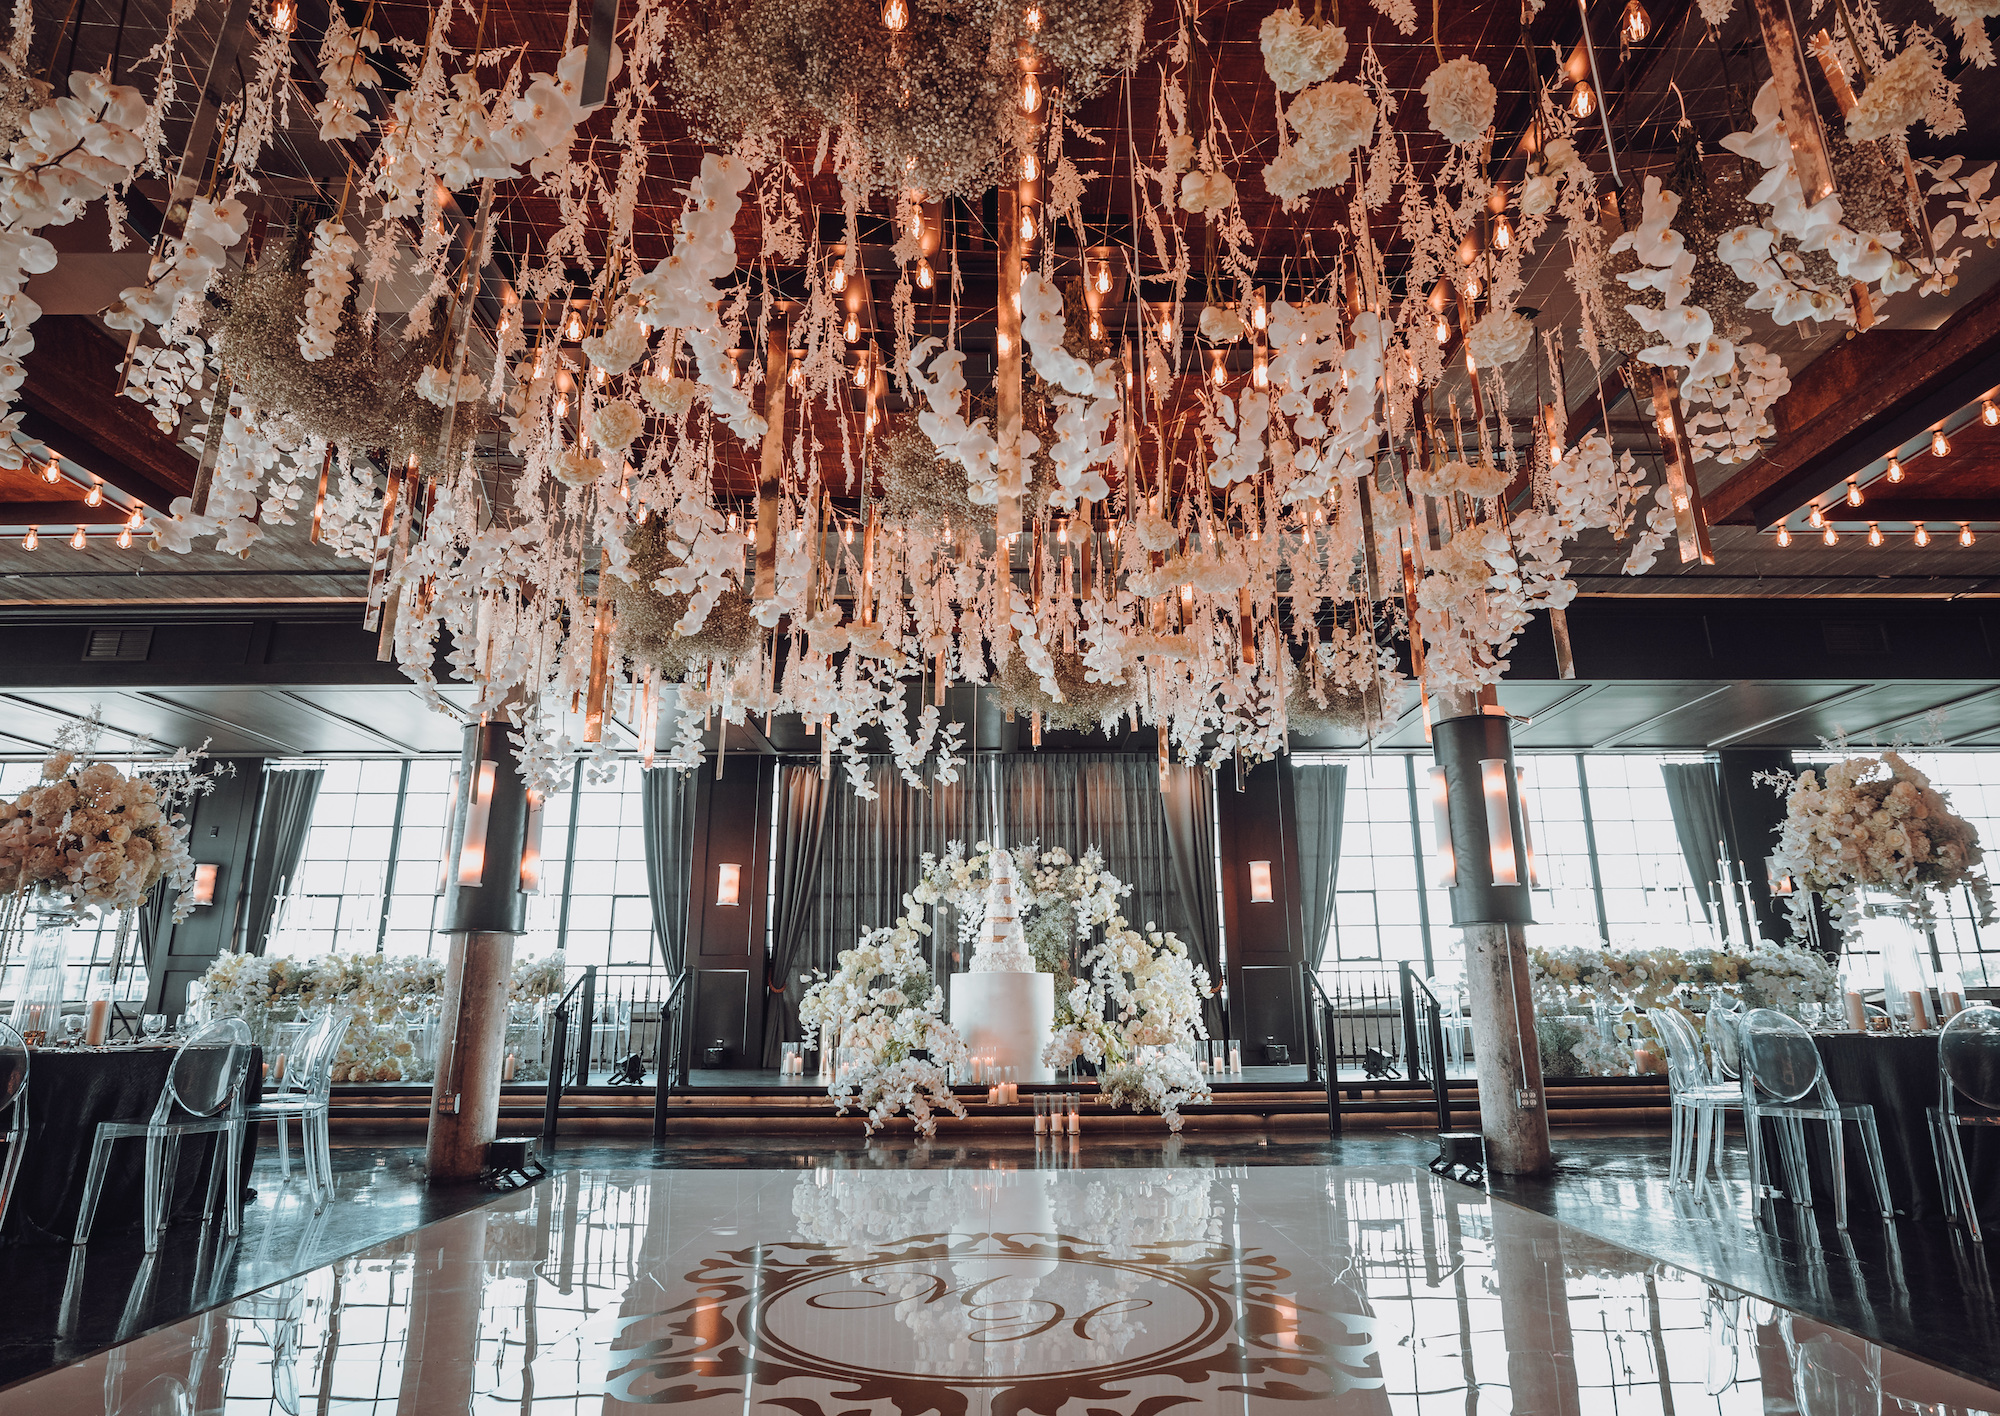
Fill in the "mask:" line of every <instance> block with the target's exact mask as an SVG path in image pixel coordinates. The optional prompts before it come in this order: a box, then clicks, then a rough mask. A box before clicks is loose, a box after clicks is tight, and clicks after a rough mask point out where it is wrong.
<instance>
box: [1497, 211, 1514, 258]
mask: <svg viewBox="0 0 2000 1416" xmlns="http://www.w3.org/2000/svg"><path fill="white" fill-rule="evenodd" d="M1493 244H1494V245H1495V246H1498V247H1499V248H1500V249H1501V250H1503V251H1504V250H1506V249H1507V248H1508V247H1509V246H1511V245H1513V244H1514V223H1513V222H1511V221H1509V220H1508V219H1507V218H1506V216H1505V215H1502V216H1501V217H1500V218H1499V220H1497V221H1495V222H1494V223H1493Z"/></svg>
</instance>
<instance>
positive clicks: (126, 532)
mask: <svg viewBox="0 0 2000 1416" xmlns="http://www.w3.org/2000/svg"><path fill="white" fill-rule="evenodd" d="M118 549H119V550H121V551H129V550H131V549H132V528H131V527H129V526H121V527H119V528H118Z"/></svg>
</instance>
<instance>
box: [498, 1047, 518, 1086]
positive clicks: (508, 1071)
mask: <svg viewBox="0 0 2000 1416" xmlns="http://www.w3.org/2000/svg"><path fill="white" fill-rule="evenodd" d="M515 1065H516V1062H515V1057H514V1054H513V1053H511V1052H510V1053H508V1054H507V1061H506V1063H505V1064H504V1065H503V1066H502V1067H501V1069H500V1080H501V1081H503V1082H511V1081H513V1080H514V1067H515Z"/></svg>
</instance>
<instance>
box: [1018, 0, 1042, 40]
mask: <svg viewBox="0 0 2000 1416" xmlns="http://www.w3.org/2000/svg"><path fill="white" fill-rule="evenodd" d="M1021 19H1022V22H1023V23H1025V24H1026V25H1027V26H1028V32H1029V33H1030V34H1040V33H1041V32H1042V7H1041V6H1040V5H1030V6H1029V7H1028V10H1027V13H1026V14H1024V15H1022V16H1021Z"/></svg>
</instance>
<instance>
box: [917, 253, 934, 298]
mask: <svg viewBox="0 0 2000 1416" xmlns="http://www.w3.org/2000/svg"><path fill="white" fill-rule="evenodd" d="M935 284H937V276H936V275H935V274H933V273H932V271H931V263H930V261H929V260H928V259H927V258H926V257H923V256H918V257H917V289H919V290H928V289H930V288H931V287H932V286H933V285H935Z"/></svg>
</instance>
